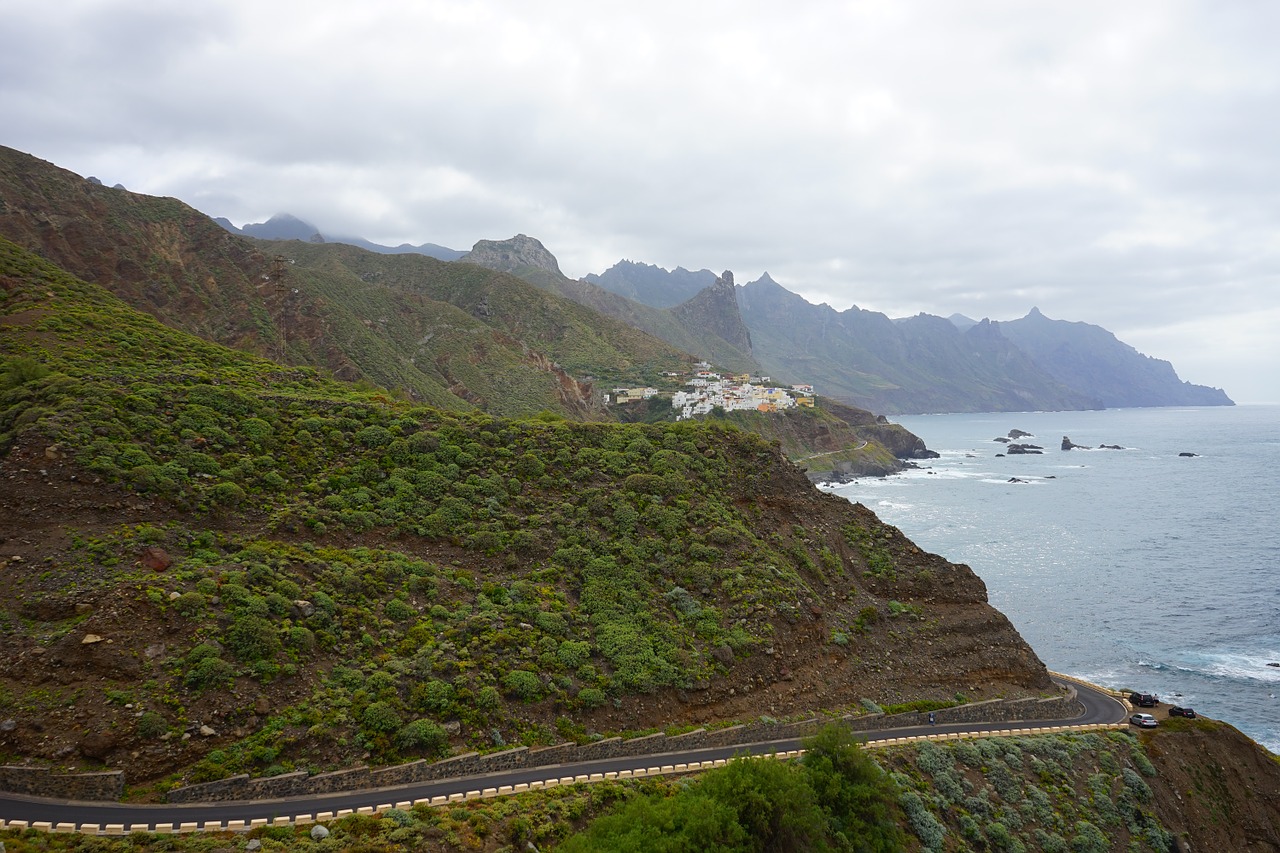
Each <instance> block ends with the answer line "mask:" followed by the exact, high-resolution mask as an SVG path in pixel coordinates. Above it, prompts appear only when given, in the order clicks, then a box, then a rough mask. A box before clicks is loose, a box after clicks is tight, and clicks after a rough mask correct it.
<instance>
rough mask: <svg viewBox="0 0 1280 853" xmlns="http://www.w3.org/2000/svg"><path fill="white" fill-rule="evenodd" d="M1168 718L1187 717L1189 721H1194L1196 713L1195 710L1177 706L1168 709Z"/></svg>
mask: <svg viewBox="0 0 1280 853" xmlns="http://www.w3.org/2000/svg"><path fill="white" fill-rule="evenodd" d="M1169 716H1170V717H1187V718H1189V719H1192V720H1194V719H1195V718H1196V712H1195V709H1193V708H1179V707H1178V706H1177V705H1174V706H1173V707H1172V708H1170V709H1169Z"/></svg>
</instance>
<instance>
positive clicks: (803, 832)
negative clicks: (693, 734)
mask: <svg viewBox="0 0 1280 853" xmlns="http://www.w3.org/2000/svg"><path fill="white" fill-rule="evenodd" d="M806 749H807V752H806V753H805V756H804V759H803V760H802V761H801V762H799V763H798V764H789V763H785V762H779V761H775V760H773V759H771V758H738V759H735V760H734V761H732V762H730V763H729V764H728V765H726V766H725V767H723V768H721V769H719V770H713V771H710V772H708V773H704V774H703V775H702V776H701V777H700V778H698V779H697V780H695V781H693V782H692V783H690V784H688V785H686V786H682V787H681V788H679V789H678V790H677V792H676V793H675V794H674V795H670V796H664V795H661V794H655V795H651V796H648V797H641V798H636V799H633V800H631V801H629V802H628V803H626V805H625V806H623V807H622V808H621V809H620V810H619V811H618V812H616V813H615V814H612V815H609V816H607V817H602V818H599V819H598V820H596V821H595V822H593V823H592V824H591V826H590V828H589V829H588V830H587V831H586V832H584V833H582V834H580V835H577V836H575V837H573V838H571V839H569V841H568V842H566V843H565V844H564V845H562V846H561V847H560V848H558V849H560V850H563V851H566V852H567V853H568V851H594V850H635V851H648V850H652V851H663V850H722V851H736V850H740V851H770V850H777V851H806V850H847V851H860V852H861V851H866V853H892V851H900V850H905V849H906V848H905V846H904V843H903V842H904V837H903V834H902V831H901V830H900V829H899V828H898V822H899V819H900V815H899V813H898V809H897V805H896V801H897V798H898V792H897V790H896V786H895V784H894V783H893V782H892V781H891V780H890V779H889V778H888V776H886V774H885V773H884V771H883V770H882V769H881V768H880V767H879V765H877V764H876V763H875V761H874V760H873V759H872V758H871V757H870V756H869V755H868V754H867V753H866V752H865V751H864V750H862V749H861V748H860V747H858V746H857V744H855V743H854V742H853V741H852V739H851V738H850V736H849V735H848V733H847V732H846V731H844V730H843V729H840V728H838V727H834V726H833V727H828V728H826V729H824V730H823V731H822V732H821V733H820V734H819V735H818V736H817V737H815V738H813V739H812V740H811V741H810V742H809V743H807V744H806Z"/></svg>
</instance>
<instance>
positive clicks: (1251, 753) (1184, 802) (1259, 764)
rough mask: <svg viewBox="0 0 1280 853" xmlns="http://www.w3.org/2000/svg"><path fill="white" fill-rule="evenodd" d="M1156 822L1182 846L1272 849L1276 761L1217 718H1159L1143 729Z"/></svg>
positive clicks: (1278, 845) (1279, 780)
mask: <svg viewBox="0 0 1280 853" xmlns="http://www.w3.org/2000/svg"><path fill="white" fill-rule="evenodd" d="M1143 739H1144V740H1145V741H1146V744H1147V751H1148V753H1149V754H1150V756H1151V761H1152V763H1153V764H1155V766H1156V768H1157V770H1158V771H1159V773H1158V776H1157V777H1156V778H1154V779H1152V780H1151V788H1152V790H1153V791H1154V792H1155V810H1156V813H1157V814H1158V815H1159V816H1160V819H1161V822H1162V823H1163V824H1164V825H1165V826H1166V827H1168V828H1169V829H1170V830H1171V831H1173V832H1174V833H1175V834H1177V835H1180V836H1183V838H1184V841H1185V842H1189V843H1184V844H1183V846H1182V847H1181V848H1180V849H1181V850H1184V851H1187V853H1203V851H1216V850H1240V851H1246V850H1258V851H1280V760H1278V759H1277V758H1276V756H1274V755H1271V754H1270V753H1268V752H1266V751H1265V750H1263V749H1262V748H1261V747H1259V746H1258V744H1256V743H1254V742H1253V741H1252V740H1250V739H1249V738H1248V737H1246V736H1245V735H1243V734H1241V733H1240V732H1239V731H1237V730H1236V729H1234V728H1232V727H1231V726H1229V725H1226V724H1225V723H1218V722H1215V721H1212V720H1197V721H1189V720H1178V721H1175V720H1164V721H1162V722H1161V723H1160V728H1159V729H1158V730H1156V731H1154V732H1152V733H1150V734H1146V735H1143Z"/></svg>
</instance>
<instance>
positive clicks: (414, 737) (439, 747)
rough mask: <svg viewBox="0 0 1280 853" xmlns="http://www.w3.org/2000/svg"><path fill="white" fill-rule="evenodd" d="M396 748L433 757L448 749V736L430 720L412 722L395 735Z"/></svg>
mask: <svg viewBox="0 0 1280 853" xmlns="http://www.w3.org/2000/svg"><path fill="white" fill-rule="evenodd" d="M370 707H372V706H370ZM366 713H367V711H366ZM396 746H398V747H399V748H400V749H401V750H402V751H404V752H412V753H421V754H425V755H427V756H431V757H434V756H437V755H441V754H443V753H444V752H446V751H447V750H448V749H449V734H448V733H447V732H446V731H445V730H444V729H442V728H441V727H440V726H438V725H436V724H435V723H433V722H432V721H431V720H414V721H413V722H411V723H407V724H406V725H404V726H403V727H401V729H400V731H399V732H398V733H397V734H396Z"/></svg>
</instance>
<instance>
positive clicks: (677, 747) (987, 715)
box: [168, 688, 1080, 803]
mask: <svg viewBox="0 0 1280 853" xmlns="http://www.w3.org/2000/svg"><path fill="white" fill-rule="evenodd" d="M1079 713H1080V705H1079V703H1078V702H1077V701H1076V691H1075V688H1071V689H1070V690H1069V692H1068V693H1067V694H1066V695H1064V696H1060V697H1054V698H1050V699H1007V700H1006V699H993V700H991V701H988V702H975V703H973V704H971V705H960V706H957V707H954V708H944V709H942V710H940V711H936V712H934V717H935V719H936V720H937V722H938V723H977V722H989V723H1000V722H1012V721H1026V720H1060V719H1066V718H1069V717H1071V716H1073V715H1075V714H1079ZM837 719H838V720H839V721H840V722H841V723H843V724H844V725H846V726H848V727H849V728H850V729H852V730H853V731H859V732H868V731H877V730H883V729H896V728H902V727H906V726H922V725H927V724H928V722H929V715H928V714H927V713H922V712H915V711H911V712H908V713H905V714H892V715H885V714H864V715H860V716H853V715H849V716H845V717H841V718H818V717H815V718H813V719H810V720H802V721H800V722H795V723H776V722H764V721H761V722H755V723H747V724H745V725H737V726H729V727H727V728H723V729H716V730H714V731H707V730H706V729H696V730H694V731H691V732H686V733H684V734H679V735H665V734H662V733H658V734H652V735H644V736H642V737H636V738H630V739H627V740H623V739H622V738H617V737H612V738H605V739H604V740H598V741H595V742H593V743H585V744H577V743H561V744H556V745H555V746H544V747H534V748H532V749H531V748H528V747H523V746H520V747H516V748H514V749H508V750H504V751H502V752H491V753H488V754H485V755H481V754H479V753H475V752H468V753H464V754H462V755H455V756H452V757H451V758H446V759H444V760H442V761H437V762H434V763H428V762H426V761H422V760H419V761H412V762H410V763H408V764H400V765H396V766H394V767H383V768H379V769H376V770H371V769H370V768H368V767H356V768H352V769H350V770H339V771H336V772H334V773H321V774H319V775H316V776H310V777H308V776H307V775H306V774H305V773H301V772H300V773H289V774H286V775H283V776H269V777H265V778H261V779H250V778H249V777H247V776H232V777H230V778H229V779H222V780H220V781H217V782H203V783H201V784H198V785H188V786H186V787H184V788H176V789H174V790H172V791H170V792H169V795H168V799H169V802H171V803H195V802H211V801H226V800H250V799H275V798H278V797H296V796H305V795H309V794H328V793H333V792H336V791H349V790H357V789H366V788H385V787H391V786H394V785H407V784H411V783H414V782H427V781H433V780H437V779H448V778H451V777H458V776H476V775H480V774H484V773H497V772H500V771H504V770H520V769H524V768H528V767H547V766H551V765H556V764H573V763H576V762H580V761H598V760H601V759H606V758H624V757H629V756H635V755H657V754H661V753H671V752H681V751H683V750H689V749H704V748H708V747H716V746H731V745H733V744H737V743H759V742H767V741H774V740H790V739H793V738H800V737H806V736H808V735H811V734H814V733H816V732H817V731H818V730H819V729H820V728H822V726H824V725H826V724H827V723H829V722H835V721H836V720H837Z"/></svg>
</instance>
